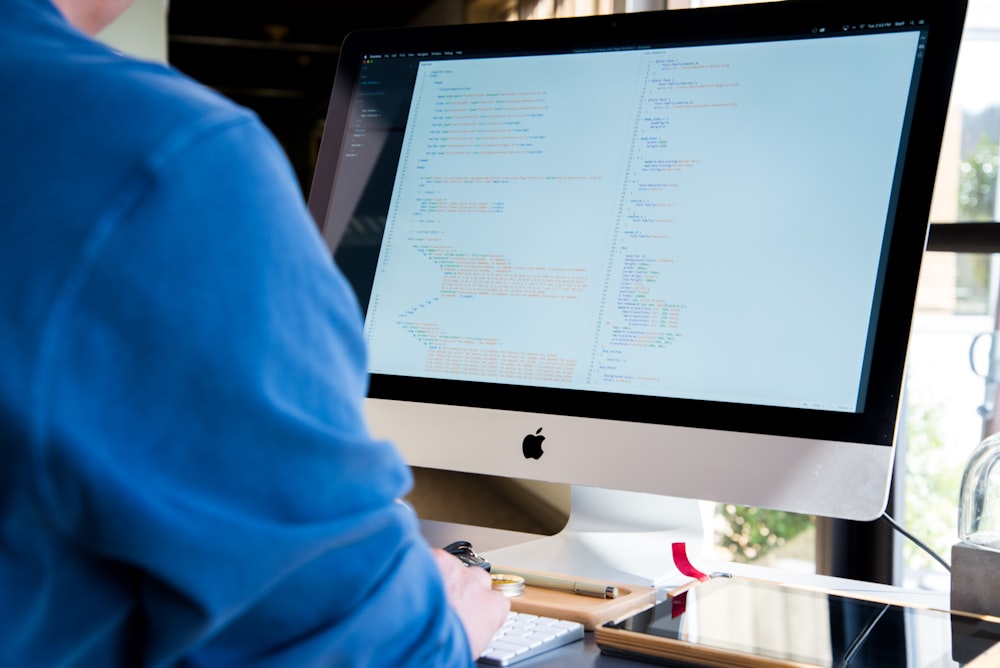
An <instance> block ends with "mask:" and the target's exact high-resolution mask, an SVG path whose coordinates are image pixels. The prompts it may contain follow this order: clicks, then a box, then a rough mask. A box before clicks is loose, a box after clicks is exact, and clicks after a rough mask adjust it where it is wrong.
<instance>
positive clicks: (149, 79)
mask: <svg viewBox="0 0 1000 668" xmlns="http://www.w3.org/2000/svg"><path fill="white" fill-rule="evenodd" d="M105 58H106V59H107V61H108V62H107V65H106V66H104V67H100V68H94V70H93V71H92V72H90V76H89V77H88V79H89V81H90V84H91V86H93V88H92V89H91V91H90V92H89V93H88V95H89V94H96V95H97V96H99V98H100V99H101V101H102V107H103V113H102V117H103V118H105V119H108V120H110V121H112V122H114V123H115V127H114V128H109V131H112V132H116V133H117V132H121V133H125V134H126V135H127V133H128V132H129V131H132V132H134V133H136V134H137V135H139V136H142V137H148V138H156V137H165V136H167V135H169V134H171V133H173V132H176V131H178V130H179V129H184V128H188V129H189V131H190V129H191V128H197V127H198V126H199V125H216V124H219V123H238V122H244V123H255V122H256V115H255V114H253V112H251V111H250V110H248V109H246V108H244V107H242V106H239V105H237V104H235V103H234V102H232V101H231V100H229V99H228V98H226V97H224V96H222V95H221V94H219V93H218V92H216V91H214V90H212V89H210V88H208V87H207V86H204V85H202V84H201V83H198V82H196V81H194V80H192V79H190V78H189V77H188V76H186V75H184V74H183V73H181V72H179V71H177V70H176V69H174V68H172V67H170V66H169V65H165V64H162V63H156V62H148V61H142V60H136V59H133V58H130V57H127V56H123V55H120V54H116V53H114V52H109V53H108V54H107V55H106V56H105Z"/></svg>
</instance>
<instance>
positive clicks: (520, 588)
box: [490, 573, 524, 598]
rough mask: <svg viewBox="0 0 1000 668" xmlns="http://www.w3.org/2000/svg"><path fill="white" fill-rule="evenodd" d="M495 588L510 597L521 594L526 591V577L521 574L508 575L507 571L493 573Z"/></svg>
mask: <svg viewBox="0 0 1000 668" xmlns="http://www.w3.org/2000/svg"><path fill="white" fill-rule="evenodd" d="M490 577H491V578H492V579H493V590H494V591H498V592H500V593H501V594H503V595H504V596H507V597H508V598H510V597H514V596H520V595H521V594H523V593H524V578H522V577H521V576H520V575H508V574H506V573H493V574H492V575H490Z"/></svg>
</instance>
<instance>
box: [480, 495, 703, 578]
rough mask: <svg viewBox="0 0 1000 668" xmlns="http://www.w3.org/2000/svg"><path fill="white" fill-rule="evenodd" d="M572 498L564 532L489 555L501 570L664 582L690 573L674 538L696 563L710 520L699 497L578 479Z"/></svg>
mask: <svg viewBox="0 0 1000 668" xmlns="http://www.w3.org/2000/svg"><path fill="white" fill-rule="evenodd" d="M571 500H572V506H571V508H570V517H569V521H568V522H567V523H566V526H565V527H564V528H563V530H562V531H560V532H559V533H557V534H555V535H553V536H547V537H544V538H540V539H537V540H532V541H529V542H526V543H520V544H517V545H511V546H507V547H501V548H498V549H495V550H490V551H489V552H487V553H484V556H485V557H486V558H487V559H489V560H490V562H491V563H493V564H495V565H496V568H495V570H496V571H498V572H499V571H502V570H503V567H504V566H506V567H508V568H509V569H511V570H517V569H518V568H524V569H530V570H538V571H546V572H550V573H560V574H569V575H575V576H578V577H585V578H593V579H598V580H612V581H615V582H622V583H628V584H638V585H648V586H664V585H669V584H673V583H675V582H678V583H679V582H682V581H683V580H684V579H689V578H683V576H680V574H679V573H678V570H677V568H676V567H675V566H674V561H673V551H672V545H673V543H675V542H684V543H686V544H687V554H688V555H689V556H690V558H691V560H692V561H693V562H694V564H695V566H697V561H696V560H697V558H698V556H699V555H701V554H702V550H703V547H704V545H705V542H706V538H707V534H706V527H709V526H710V524H709V523H708V522H707V521H706V519H707V518H706V517H705V516H704V514H703V504H701V503H699V502H698V501H696V500H694V499H681V498H676V497H669V496H658V495H654V494H643V493H638V492H621V491H615V490H606V489H599V488H594V487H580V486H576V485H574V486H573V487H572V488H571Z"/></svg>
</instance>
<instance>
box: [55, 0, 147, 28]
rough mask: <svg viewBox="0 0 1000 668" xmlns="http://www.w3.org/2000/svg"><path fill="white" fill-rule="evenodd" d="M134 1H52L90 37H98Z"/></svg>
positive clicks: (71, 21)
mask: <svg viewBox="0 0 1000 668" xmlns="http://www.w3.org/2000/svg"><path fill="white" fill-rule="evenodd" d="M133 1H134V0H52V4H54V5H55V6H56V7H57V8H58V9H59V11H60V12H62V14H63V16H65V17H66V20H67V21H69V22H70V23H72V24H73V25H75V26H76V27H77V28H79V29H80V30H82V31H83V32H85V33H87V34H88V35H96V34H97V33H99V32H100V31H101V30H103V29H104V28H106V27H107V26H108V25H109V24H110V23H111V22H112V21H114V20H115V19H116V18H118V17H119V16H121V13H122V12H124V11H125V10H126V9H128V8H129V5H131V4H132V2H133Z"/></svg>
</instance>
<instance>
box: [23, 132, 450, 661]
mask: <svg viewBox="0 0 1000 668" xmlns="http://www.w3.org/2000/svg"><path fill="white" fill-rule="evenodd" d="M80 257H81V258H82V259H81V261H80V262H79V264H78V266H77V267H76V268H75V269H74V274H73V277H72V279H71V280H70V281H69V282H68V284H67V286H66V288H65V290H64V291H63V293H62V295H61V298H60V303H59V305H58V308H57V309H56V311H55V312H54V315H53V317H52V318H51V321H50V323H49V325H48V327H47V328H46V330H45V341H44V346H43V350H44V355H43V357H42V359H41V361H40V367H39V368H40V378H41V379H42V382H41V383H40V385H39V387H40V391H39V392H38V394H37V397H38V398H37V402H36V409H35V411H36V416H35V424H36V425H38V427H37V428H38V432H37V433H38V436H39V442H41V443H42V444H43V445H44V448H43V449H42V456H41V459H42V461H41V463H40V466H39V469H40V470H42V471H44V475H43V476H41V478H42V480H41V482H40V483H39V485H40V489H41V494H42V496H43V497H44V499H45V503H46V504H47V507H48V508H49V512H50V513H51V514H52V516H53V517H54V518H55V522H56V524H57V525H58V527H59V530H60V531H62V532H64V533H65V534H66V535H67V536H68V537H70V539H71V540H73V541H75V542H76V543H77V544H78V545H82V546H84V548H83V549H85V550H86V551H87V553H88V559H87V562H88V564H87V566H86V568H87V569H89V570H88V576H89V577H90V578H91V579H92V581H93V582H96V583H106V586H105V585H103V584H101V585H95V586H103V587H104V590H103V591H101V592H97V593H99V594H100V595H101V596H120V597H122V598H123V599H127V598H129V597H132V598H133V599H134V600H137V601H138V604H137V605H135V606H134V607H133V609H132V610H130V612H129V613H128V614H129V619H128V622H127V623H128V624H129V625H131V628H133V629H134V632H135V636H134V637H135V638H141V642H140V643H139V644H141V646H142V648H143V649H142V652H143V655H144V656H143V660H142V663H143V664H144V665H156V666H161V665H191V666H216V665H220V666H221V665H241V666H320V665H331V666H354V665H358V666H361V665H364V666H383V665H384V666H410V665H412V666H429V665H434V666H452V665H468V664H469V663H470V658H469V653H470V652H469V648H468V643H467V640H466V638H465V635H464V632H463V629H462V627H461V624H460V622H459V621H458V619H457V617H456V615H455V614H454V612H453V611H451V609H450V608H449V607H448V605H447V603H446V600H445V596H444V590H443V586H442V583H441V579H440V576H439V574H438V571H437V569H436V567H435V565H434V562H433V559H432V557H431V555H430V552H429V549H428V546H427V545H426V543H425V542H424V541H423V539H422V537H421V536H420V534H419V531H418V528H417V524H416V521H415V518H414V517H413V516H412V512H411V511H409V510H408V509H407V508H406V507H404V506H403V505H401V504H400V503H397V502H396V499H397V498H399V497H401V496H403V495H404V494H405V493H406V492H407V491H408V490H409V487H410V485H411V479H410V474H409V471H408V469H407V468H406V466H405V465H404V463H403V462H402V461H401V458H400V457H399V455H398V453H397V452H396V450H395V449H394V447H393V446H392V445H391V444H389V443H385V442H379V441H376V440H373V439H372V438H371V437H370V436H369V434H368V432H367V429H366V427H365V423H364V418H363V413H362V402H363V396H364V393H365V389H366V382H367V379H366V375H365V364H364V342H363V338H362V325H361V317H360V313H359V311H358V307H357V304H356V302H355V300H354V297H353V295H352V293H351V292H350V290H349V288H348V286H347V284H346V282H345V280H344V279H343V278H342V277H341V275H340V274H339V273H338V272H337V270H336V268H335V267H334V265H333V262H332V260H331V258H330V255H329V252H328V251H327V250H326V248H325V247H324V246H323V243H322V241H321V239H320V237H319V234H318V232H317V230H316V229H315V226H314V224H313V222H312V220H311V219H310V218H309V215H308V213H307V211H306V209H305V206H304V203H303V201H302V198H301V195H300V194H299V192H298V187H297V185H296V183H295V181H294V178H293V176H292V173H291V170H290V168H289V167H288V165H287V161H286V160H285V158H284V155H283V154H282V152H281V150H280V148H279V147H278V146H277V144H276V143H275V142H274V141H273V139H272V138H271V137H270V135H269V134H268V133H267V132H266V131H265V130H264V129H263V128H262V127H261V126H260V125H259V123H258V122H257V121H256V120H255V119H253V118H251V117H249V116H238V117H233V116H232V115H229V116H223V117H220V118H217V119H214V120H213V119H208V120H206V121H205V122H203V123H200V124H197V125H193V126H191V127H189V128H187V129H185V130H184V132H181V133H178V134H176V135H175V136H172V137H169V138H166V139H165V140H164V143H163V145H162V147H161V149H160V150H159V151H158V152H156V153H155V154H154V155H152V156H151V157H150V158H149V159H148V161H147V162H146V164H143V165H141V166H139V168H138V169H136V170H135V173H134V174H133V176H132V177H131V178H130V179H129V181H128V182H127V183H125V184H123V185H122V188H121V189H120V191H119V192H118V195H117V196H116V198H115V199H113V200H112V201H109V202H108V208H107V212H106V214H105V216H104V217H103V219H102V221H101V223H100V225H99V226H98V227H97V228H96V229H95V232H94V234H93V235H92V236H91V238H89V239H88V240H87V243H86V246H85V247H84V248H82V249H81V251H80ZM92 603H93V601H90V602H81V605H84V606H85V605H89V604H92Z"/></svg>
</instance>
